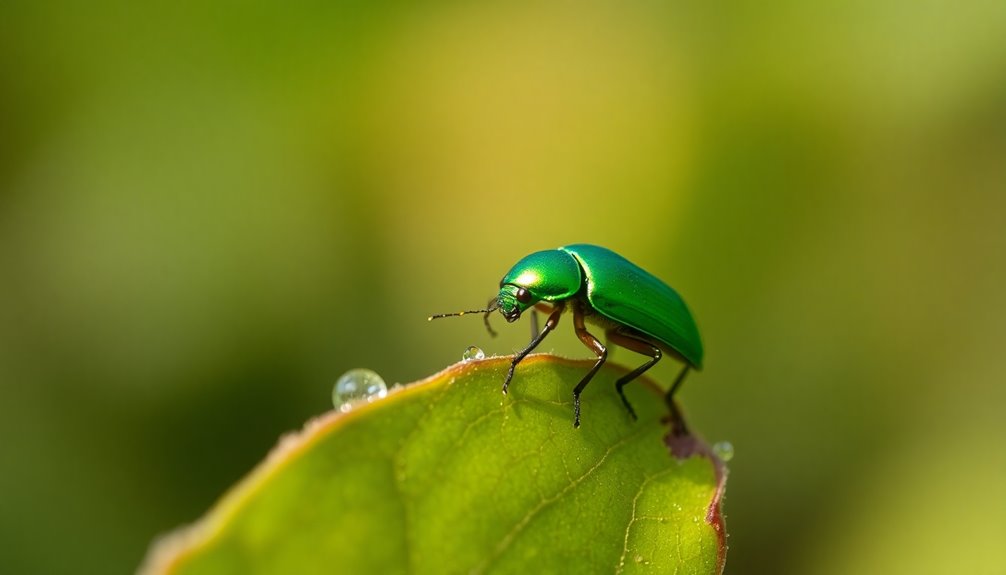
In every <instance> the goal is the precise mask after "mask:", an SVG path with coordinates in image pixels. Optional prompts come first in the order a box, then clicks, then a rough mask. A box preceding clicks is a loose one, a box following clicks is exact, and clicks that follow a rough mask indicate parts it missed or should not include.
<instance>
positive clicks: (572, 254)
mask: <svg viewBox="0 0 1006 575" xmlns="http://www.w3.org/2000/svg"><path fill="white" fill-rule="evenodd" d="M536 308H537V309H539V310H541V311H547V312H548V314H549V316H548V320H547V321H546V322H545V327H544V328H543V329H542V330H541V332H536V333H535V334H534V336H533V339H532V340H531V343H530V344H528V346H527V347H526V348H524V349H523V350H522V351H521V352H520V353H518V354H517V355H516V356H514V358H513V361H512V362H511V363H510V371H508V372H507V376H506V380H505V381H504V382H503V393H504V394H505V393H506V392H507V387H508V386H509V385H510V380H511V379H512V378H513V374H514V369H516V367H517V364H518V363H520V362H521V360H523V359H524V358H525V357H526V356H527V354H529V353H531V351H532V350H533V349H534V348H536V347H538V344H540V343H541V342H542V340H544V339H545V336H547V335H548V334H549V332H551V331H552V330H553V329H555V327H556V325H558V323H559V317H560V316H561V315H562V313H563V312H564V311H565V310H566V309H567V308H571V309H572V311H573V326H574V328H575V329H576V335H577V337H579V338H580V341H582V342H583V344H584V345H586V346H587V347H588V348H590V350H591V351H593V352H594V353H595V354H596V355H597V363H595V364H594V366H593V367H592V368H591V369H590V371H589V372H587V375H585V376H584V377H583V379H582V380H580V383H578V384H577V386H576V387H575V388H574V389H573V409H574V422H573V426H574V427H579V426H580V394H581V393H582V392H583V389H584V388H585V387H587V384H588V383H590V380H591V378H593V377H594V374H595V373H597V370H598V369H600V368H601V366H602V365H603V364H604V362H605V360H607V358H608V350H607V348H605V346H604V344H602V343H601V342H600V341H599V340H598V339H597V338H596V337H594V336H593V335H592V334H591V333H590V332H589V331H587V328H586V327H585V326H584V322H585V321H589V322H590V323H593V324H596V325H598V326H600V327H602V328H603V329H604V330H605V332H606V334H607V337H608V341H609V342H610V343H614V344H616V345H619V346H621V347H624V348H627V349H630V350H632V351H635V352H636V353H640V354H643V355H648V356H650V360H649V361H647V362H646V363H644V364H643V365H641V366H639V367H637V368H636V369H635V370H633V371H632V372H630V373H628V374H627V375H625V376H623V377H622V378H620V379H619V380H618V381H616V382H615V389H616V390H618V395H619V397H621V398H622V403H624V404H625V407H626V408H627V409H628V410H629V413H630V414H631V415H632V417H633V418H635V417H636V412H635V410H633V409H632V405H630V404H629V400H628V399H626V397H625V393H624V391H623V390H622V388H623V387H625V384H627V383H629V382H630V381H632V380H634V379H636V378H637V377H639V376H640V375H642V374H643V372H645V371H646V370H648V369H650V368H651V367H653V366H654V365H655V364H656V363H657V362H658V361H660V358H661V357H662V355H663V354H662V352H666V353H669V354H671V355H672V356H674V357H677V358H678V359H680V360H681V361H683V362H684V364H685V366H684V368H683V369H682V370H681V373H680V374H679V375H678V377H677V378H676V379H675V381H674V384H673V385H671V388H670V389H669V390H668V392H667V394H666V396H665V397H666V401H667V404H668V406H669V407H670V408H671V410H672V412H674V414H675V415H676V416H677V409H676V407H675V405H674V402H673V401H672V398H673V396H674V393H675V392H676V391H677V390H678V388H679V387H680V386H681V382H682V381H684V379H685V375H687V373H688V370H689V369H690V368H694V369H697V370H698V369H701V368H702V341H701V339H700V338H699V330H698V328H697V327H696V326H695V320H693V319H692V314H691V313H690V312H689V311H688V308H687V307H686V306H685V302H684V301H682V299H681V296H679V295H678V293H677V292H676V291H674V290H673V289H671V287H670V286H668V285H667V284H665V283H664V282H662V281H660V280H659V279H657V278H656V277H654V276H653V275H652V274H650V273H649V272H647V271H646V270H644V269H642V268H640V267H639V266H637V265H635V264H633V263H632V262H630V261H629V260H627V259H625V258H623V257H622V256H620V255H618V254H616V253H615V252H613V251H611V250H609V249H606V248H602V247H599V246H593V245H590V244H574V245H570V246H564V247H561V248H559V249H555V250H545V251H540V252H535V253H533V254H531V255H529V256H526V257H524V258H523V259H521V260H520V261H518V262H517V263H516V264H515V265H514V266H513V268H512V269H511V270H510V271H509V272H507V274H506V275H505V276H503V280H502V281H500V291H499V295H497V296H496V297H495V298H493V299H491V300H490V301H489V305H488V306H487V307H486V309H481V310H472V311H463V312H458V313H447V314H438V315H434V316H431V317H430V318H429V319H431V320H433V319H436V318H441V317H448V316H455V315H464V314H468V313H483V314H485V316H484V319H485V324H486V328H487V329H488V330H489V333H491V334H493V335H495V333H494V332H493V330H492V328H491V327H490V325H489V315H490V314H491V313H492V312H494V311H496V310H499V311H500V313H501V314H502V315H503V317H505V318H506V320H507V321H508V322H514V321H516V320H517V319H518V318H520V316H521V314H522V313H524V312H525V311H528V310H532V314H533V313H534V312H533V310H534V309H536ZM678 420H679V423H680V418H678ZM680 425H682V427H681V428H680V429H681V430H683V424H680Z"/></svg>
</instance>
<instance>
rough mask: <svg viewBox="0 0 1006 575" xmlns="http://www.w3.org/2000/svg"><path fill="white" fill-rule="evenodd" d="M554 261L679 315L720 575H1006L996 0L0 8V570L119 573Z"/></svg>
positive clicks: (498, 350) (1003, 174)
mask: <svg viewBox="0 0 1006 575" xmlns="http://www.w3.org/2000/svg"><path fill="white" fill-rule="evenodd" d="M572 242H592V243H598V244H601V245H605V246H608V247H610V248H613V249H615V250H616V251H618V252H620V253H622V254H624V255H626V256H627V257H629V258H630V259H632V260H634V261H635V262H637V263H639V264H640V265H642V266H643V267H645V268H647V269H649V270H651V271H653V272H654V273H656V274H657V275H658V276H660V277H662V278H665V279H666V280H668V282H669V283H671V284H672V285H674V286H675V287H676V288H677V289H678V290H679V291H680V292H681V293H682V294H683V295H684V297H685V299H686V300H687V301H688V303H689V305H690V306H691V308H692V311H693V313H694V314H695V316H696V317H697V320H698V322H699V325H700V328H701V329H702V333H703V337H704V339H705V344H706V349H707V359H706V366H707V367H706V369H705V371H704V372H702V373H700V374H698V375H696V376H694V377H692V378H690V380H689V381H688V384H687V385H686V386H685V388H684V391H683V393H682V395H681V396H680V397H681V399H682V401H683V403H684V405H685V407H686V409H687V410H688V412H689V415H690V420H691V423H692V425H693V427H695V428H697V429H700V430H702V432H703V433H704V434H705V435H706V437H707V438H708V439H710V440H713V441H718V440H723V439H727V440H730V441H732V442H733V443H734V445H735V447H736V450H737V455H736V457H735V459H734V460H733V462H732V464H731V470H732V474H731V477H730V483H729V489H728V497H727V500H726V512H727V525H728V529H729V531H730V540H729V542H730V552H729V556H728V561H727V571H728V572H729V573H784V574H789V573H792V574H797V573H800V574H807V573H809V574H840V573H1006V550H1004V549H1006V547H1004V546H1003V542H1004V541H1006V498H1004V496H1003V494H1002V486H1003V485H1004V484H1006V451H1004V449H1003V442H1004V440H1006V423H1004V417H1003V415H1002V409H1003V406H1004V405H1006V403H1004V400H1006V386H1004V385H1003V383H1004V381H1006V362H1004V361H1003V359H1002V358H1003V351H1002V347H1003V345H1004V343H1006V298H1004V296H1003V291H1004V287H1003V286H1004V285H1006V3H1004V2H1002V1H1001V0H991V1H988V2H963V3H955V2H939V1H936V2H908V1H900V0H893V1H886V2H842V3H835V4H833V5H825V4H822V3H813V4H812V3H802V2H786V1H775V2H733V3H726V4H716V5H711V4H708V3H701V2H699V3H661V2H649V1H633V2H583V3H579V2H577V3H573V2H561V3H545V4H541V3H524V2H478V3H463V2H435V3H424V4H418V3H404V2H403V3H393V2H384V3H382V2H341V3H338V2H316V3H300V4H297V5H285V4H281V3H276V4H272V3H268V2H257V3H242V2H216V3H202V2H191V3H177V2H154V3H140V4H138V3H133V2H111V1H101V2H96V3H75V2H67V3H59V2H36V3H27V2H5V3H3V5H2V6H0V437H2V438H3V439H2V442H0V506H2V507H0V572H2V573H10V574H14V573H18V574H20V573H124V572H131V571H132V570H133V569H134V568H135V567H136V566H137V565H138V564H139V562H140V561H141V558H142V557H143V555H144V553H145V550H146V547H147V545H148V543H149V542H150V541H151V539H152V538H153V537H154V536H155V535H157V534H158V533H161V532H164V531H166V530H168V529H170V528H173V527H175V526H178V525H180V524H183V523H186V522H189V521H192V520H194V519H195V518H197V517H198V516H199V515H200V514H201V513H202V512H203V511H205V510H206V509H207V508H208V507H209V506H210V505H211V504H212V502H213V501H214V500H215V499H216V498H217V497H218V496H219V495H220V494H221V493H222V492H223V491H224V490H225V489H226V488H227V487H228V486H229V485H231V484H233V483H234V482H235V481H236V480H238V479H239V478H240V477H242V476H243V475H244V474H245V473H246V472H247V471H248V470H250V469H251V467H252V466H253V465H255V464H256V463H257V462H258V461H259V460H261V459H262V457H263V456H264V455H265V453H266V452H267V451H268V449H269V448H270V447H272V445H274V444H275V442H276V440H277V438H278V436H279V435H280V434H282V433H283V432H285V431H288V430H292V429H296V428H299V426H300V425H301V424H302V422H304V421H305V420H306V419H308V418H309V417H311V416H313V415H315V414H318V413H321V412H323V411H324V410H326V409H328V408H329V407H330V405H331V404H330V391H331V386H332V384H333V382H334V381H335V379H336V378H337V377H338V376H339V375H340V374H341V373H342V372H344V371H346V370H347V369H350V368H353V367H369V368H372V369H374V370H376V371H378V372H379V373H381V374H382V375H383V376H384V378H385V379H386V380H387V381H388V382H389V383H391V382H408V381H412V380H415V379H419V378H422V377H424V376H427V375H429V374H431V373H433V372H434V371H437V370H439V369H441V368H443V367H444V366H446V365H447V364H449V363H452V362H454V361H456V360H459V359H460V357H461V353H462V351H463V350H464V349H465V347H466V346H468V345H470V344H475V345H479V346H481V347H483V348H484V349H485V350H486V351H487V352H488V353H490V354H506V353H510V352H511V351H513V350H514V349H516V348H518V346H520V345H522V344H523V343H524V342H526V339H527V327H526V323H524V322H522V323H521V324H520V325H512V326H506V325H504V324H502V323H501V322H500V321H499V320H498V319H497V321H496V324H497V327H499V328H501V330H502V332H503V334H502V336H501V337H500V338H498V339H496V340H492V339H490V338H489V337H488V336H487V335H486V333H485V332H484V330H483V328H482V326H481V322H480V321H479V320H478V319H475V318H461V319H455V320H449V321H448V320H445V321H443V322H440V323H434V324H430V323H427V322H426V319H425V318H426V316H427V315H428V314H430V313H435V312H444V311H455V310H459V309H465V308H469V307H471V306H479V305H481V304H483V303H484V302H485V301H486V300H487V299H488V298H489V297H490V296H491V295H493V293H494V292H495V288H496V286H497V283H498V281H499V278H500V277H501V276H502V274H503V273H504V272H505V271H506V270H507V269H508V268H509V267H510V266H511V265H512V264H513V263H514V262H515V261H516V260H517V259H518V258H520V257H521V256H523V255H525V254H527V253H529V252H531V251H535V250H538V249H544V248H551V247H555V246H558V245H561V244H565V243H572ZM563 327H564V329H562V330H560V332H559V333H558V334H557V335H555V336H553V337H552V338H550V340H549V341H548V344H549V346H551V348H550V349H554V350H555V351H557V352H559V353H562V354H567V355H572V356H577V357H586V356H587V355H588V353H587V351H586V349H584V348H583V347H582V346H581V345H580V344H579V343H578V342H577V341H576V338H575V337H574V336H573V335H572V330H571V329H570V326H569V324H568V320H566V321H564V326H563ZM549 346H546V348H548V347H549ZM613 358H614V359H615V360H616V361H623V360H624V361H627V362H637V361H638V359H639V358H638V357H636V356H634V355H633V354H629V353H627V352H624V351H623V352H615V355H614V356H613ZM671 363H672V362H666V364H667V365H662V366H660V367H659V369H657V370H655V375H656V377H658V378H659V379H661V380H663V381H665V382H666V381H668V380H669V379H670V378H671V377H672V376H673V374H674V373H675V367H674V366H673V365H671ZM587 424H589V421H588V422H587Z"/></svg>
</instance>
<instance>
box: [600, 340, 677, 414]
mask: <svg viewBox="0 0 1006 575" xmlns="http://www.w3.org/2000/svg"><path fill="white" fill-rule="evenodd" d="M608 339H609V340H611V342H612V343H615V344H616V345H619V346H621V347H624V348H626V349H629V350H632V351H634V352H636V353H639V354H642V355H648V356H650V358H651V359H650V361H648V362H646V363H644V364H643V365H641V366H639V367H637V368H636V369H634V370H632V371H631V372H629V373H628V374H626V375H624V376H622V377H621V378H619V380H618V381H616V382H615V389H616V390H618V396H619V397H621V398H622V403H624V404H625V408H626V409H628V410H629V415H631V416H632V419H638V418H637V417H636V410H634V409H632V405H630V404H629V400H628V399H626V397H625V391H624V390H623V389H622V388H623V387H625V384H627V383H629V382H630V381H632V380H634V379H636V378H637V377H639V376H640V375H643V372H645V371H646V370H648V369H650V368H651V367H653V366H654V365H656V364H657V362H658V361H660V358H661V357H663V353H661V351H660V348H659V347H657V346H655V345H653V344H652V343H650V342H649V341H646V340H644V339H640V338H637V337H634V336H633V335H629V334H627V333H625V332H623V331H620V330H618V329H612V330H609V331H608Z"/></svg>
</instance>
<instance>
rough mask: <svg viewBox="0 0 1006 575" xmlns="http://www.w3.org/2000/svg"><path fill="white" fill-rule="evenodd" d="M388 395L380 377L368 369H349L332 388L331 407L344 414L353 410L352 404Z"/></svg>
mask: <svg viewBox="0 0 1006 575" xmlns="http://www.w3.org/2000/svg"><path fill="white" fill-rule="evenodd" d="M387 394H388V386H387V385H386V384H385V383H384V380H383V379H381V376H379V375H377V373H376V372H374V371H372V370H369V369H351V370H349V371H347V372H346V373H344V374H342V377H340V378H339V380H338V381H336V382H335V387H333V388H332V405H334V406H335V408H336V409H338V410H339V411H341V412H343V413H345V412H347V411H349V410H351V409H353V404H354V403H356V402H358V401H362V400H366V402H367V403H370V402H372V401H374V400H375V399H380V398H382V397H384V396H385V395H387Z"/></svg>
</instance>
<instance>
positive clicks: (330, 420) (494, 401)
mask: <svg viewBox="0 0 1006 575" xmlns="http://www.w3.org/2000/svg"><path fill="white" fill-rule="evenodd" d="M509 360H510V358H506V357H501V358H493V359H487V360H481V361H472V362H468V363H460V364H457V365H454V366H452V367H450V368H448V369H447V370H445V371H443V372H441V373H439V374H437V375H434V376H433V377H431V378H429V379H426V380H423V381H420V382H417V383H414V384H411V385H408V386H405V387H399V388H396V389H394V390H392V392H391V393H389V394H388V396H387V397H386V398H384V399H382V400H379V401H376V402H374V403H371V404H361V405H358V406H356V407H355V408H354V409H353V410H352V411H350V412H348V413H344V414H343V413H337V412H331V413H328V414H325V415H323V416H321V417H319V418H318V419H316V420H315V421H312V422H310V423H308V424H307V426H306V427H305V429H304V431H303V432H301V433H300V434H297V435H293V436H289V437H286V438H284V439H283V440H282V441H281V442H280V445H279V446H278V447H277V448H276V449H275V450H274V451H273V452H272V453H271V454H270V456H269V457H268V458H267V459H266V461H265V462H264V463H262V464H261V465H260V466H259V467H258V468H257V469H256V470H255V471H254V472H253V473H252V474H251V475H250V476H249V477H248V478H246V479H245V480H244V481H242V482H241V483H240V484H239V485H238V486H237V487H235V488H234V489H233V490H232V491H231V492H230V493H228V494H227V495H226V496H225V497H224V498H223V499H222V500H221V501H220V502H219V503H218V504H217V505H216V506H215V507H214V508H213V509H212V510H211V511H210V512H209V513H208V514H207V515H206V517H204V518H203V519H202V520H200V521H199V522H197V523H196V524H195V525H193V526H191V527H189V528H186V529H184V530H181V531H180V532H178V533H175V534H173V535H171V536H170V537H168V538H166V539H165V540H163V541H161V542H159V543H158V544H156V545H155V547H154V548H153V550H152V551H151V553H150V556H149V557H148V558H147V562H146V564H145V565H144V568H143V569H142V571H144V572H146V573H158V574H160V573H171V574H177V575H181V574H185V575H195V574H202V573H206V574H211V573H212V574H220V573H241V574H247V573H297V574H308V573H523V574H526V573H560V572H562V573H599V572H624V573H633V572H642V571H646V572H667V573H672V572H673V573H703V574H705V573H720V572H721V571H722V567H723V560H724V557H725V552H726V549H725V533H724V530H723V520H722V516H721V514H720V498H721V495H722V491H723V480H724V477H725V471H724V468H723V466H722V463H720V462H719V461H718V460H717V459H716V458H715V457H714V456H712V455H711V454H710V452H709V450H708V448H707V447H706V446H705V445H704V444H703V443H701V442H700V441H699V440H697V439H695V438H693V437H691V436H686V437H676V438H674V439H670V440H669V439H668V437H667V436H668V429H669V425H668V417H667V408H666V407H665V405H664V402H663V400H662V396H661V394H660V391H659V390H658V389H657V388H656V386H655V385H654V384H653V383H652V382H649V381H646V380H643V381H641V382H634V383H633V384H631V385H629V386H627V387H626V391H627V394H628V396H629V400H630V401H631V402H632V404H633V406H634V407H635V408H636V410H637V412H638V413H639V420H638V421H633V420H632V419H631V418H630V417H629V415H628V413H627V412H626V410H625V408H624V407H623V406H622V404H621V402H620V400H619V398H618V395H617V394H616V393H615V390H614V385H613V381H614V379H615V378H617V377H618V376H619V375H621V374H623V373H625V371H624V370H622V369H621V368H619V367H609V366H605V368H604V369H602V370H601V371H600V372H599V373H598V374H597V377H596V378H595V380H594V381H593V382H592V384H591V385H590V386H588V387H587V389H586V390H585V391H584V393H583V397H582V404H583V422H582V425H581V426H580V428H579V429H574V428H573V425H572V422H573V409H572V393H571V391H572V388H573V386H574V385H575V384H576V383H577V382H578V381H579V380H580V378H581V377H583V375H584V374H585V373H586V371H587V369H588V367H589V365H590V363H588V362H583V361H568V360H562V359H559V358H556V357H553V356H548V355H536V356H531V357H529V358H527V359H526V360H525V361H524V362H523V363H522V364H521V365H520V367H519V368H518V370H517V373H516V375H515V377H514V380H513V383H512V384H511V386H510V393H509V395H508V396H503V395H501V394H500V385H501V383H502V381H503V377H504V375H505V373H506V368H507V367H508V365H509ZM669 446H672V447H673V448H674V451H675V452H676V453H677V454H678V455H679V456H682V457H676V456H675V455H673V454H672V453H671V447H669ZM684 456H687V457H684ZM195 472H198V470H196V471H195Z"/></svg>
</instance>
